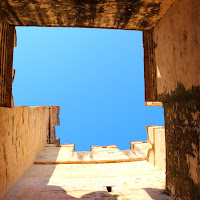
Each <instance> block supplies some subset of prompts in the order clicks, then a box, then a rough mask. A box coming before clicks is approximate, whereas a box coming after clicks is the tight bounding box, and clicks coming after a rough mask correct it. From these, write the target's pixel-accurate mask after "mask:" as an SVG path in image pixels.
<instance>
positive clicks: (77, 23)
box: [0, 0, 174, 30]
mask: <svg viewBox="0 0 200 200" xmlns="http://www.w3.org/2000/svg"><path fill="white" fill-rule="evenodd" d="M173 2H174V0H156V1H155V0H67V1H66V0H59V1H58V0H56V1H52V0H25V1H21V0H1V2H0V8H1V9H0V16H1V18H4V19H5V20H6V21H7V22H8V23H9V24H12V25H19V26H57V27H92V28H112V29H136V30H143V29H146V28H149V27H151V26H153V25H155V24H156V23H157V21H158V20H160V19H161V18H162V16H163V14H164V13H166V11H167V9H168V8H169V7H170V5H171V4H172V3H173Z"/></svg>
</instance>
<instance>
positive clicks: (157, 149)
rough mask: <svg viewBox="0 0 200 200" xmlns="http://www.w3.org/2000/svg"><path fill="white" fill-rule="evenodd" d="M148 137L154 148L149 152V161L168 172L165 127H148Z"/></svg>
mask: <svg viewBox="0 0 200 200" xmlns="http://www.w3.org/2000/svg"><path fill="white" fill-rule="evenodd" d="M147 136H148V142H149V143H150V144H151V146H152V147H151V148H150V149H149V151H148V155H147V161H148V162H150V163H151V164H152V165H154V166H156V167H158V168H159V169H161V170H162V171H164V172H166V145H165V127H164V126H147Z"/></svg>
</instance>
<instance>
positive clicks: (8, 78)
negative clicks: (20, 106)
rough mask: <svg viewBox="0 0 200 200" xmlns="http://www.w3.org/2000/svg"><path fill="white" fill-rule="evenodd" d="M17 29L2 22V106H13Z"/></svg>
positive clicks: (0, 38)
mask: <svg viewBox="0 0 200 200" xmlns="http://www.w3.org/2000/svg"><path fill="white" fill-rule="evenodd" d="M14 38H15V27H14V26H9V24H8V23H6V22H3V21H0V106H4V107H11V106H12V82H13V71H12V64H13V48H14V42H15V40H14Z"/></svg>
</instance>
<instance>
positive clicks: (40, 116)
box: [0, 107, 49, 199]
mask: <svg viewBox="0 0 200 200" xmlns="http://www.w3.org/2000/svg"><path fill="white" fill-rule="evenodd" d="M0 116H1V117H0V177H1V178H0V191H1V192H0V199H2V197H3V196H4V195H5V194H6V193H7V192H8V191H9V189H10V188H11V187H12V186H13V185H14V184H15V183H16V182H17V181H18V180H19V178H20V177H21V176H22V175H23V174H24V173H25V172H26V170H27V169H28V168H29V167H30V166H31V164H32V163H33V161H34V159H35V157H36V155H37V154H38V153H39V152H40V151H41V150H42V149H43V147H44V146H45V144H46V140H47V134H48V133H49V109H47V108H45V107H14V108H3V107H1V108H0Z"/></svg>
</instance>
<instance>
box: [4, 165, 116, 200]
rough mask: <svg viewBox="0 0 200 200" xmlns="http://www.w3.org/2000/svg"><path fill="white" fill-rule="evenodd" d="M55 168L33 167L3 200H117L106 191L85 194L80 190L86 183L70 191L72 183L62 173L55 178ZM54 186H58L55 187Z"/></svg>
mask: <svg viewBox="0 0 200 200" xmlns="http://www.w3.org/2000/svg"><path fill="white" fill-rule="evenodd" d="M57 167H58V168H59V165H37V164H36V165H33V166H32V167H31V168H30V170H29V171H28V172H27V173H26V174H25V176H24V177H23V178H22V179H21V180H20V181H19V182H18V183H17V184H16V185H15V186H14V188H13V189H12V190H11V192H10V193H8V195H7V196H6V197H5V200H27V199H32V200H42V199H48V200H55V199H59V200H61V199H62V200H75V199H77V200H78V199H79V200H84V199H85V200H86V199H87V200H88V199H102V200H103V199H105V200H117V196H118V195H112V194H109V192H107V191H94V192H90V193H87V192H88V191H87V190H85V191H84V189H83V191H82V190H81V188H84V187H85V185H86V184H87V183H85V185H84V184H83V185H80V183H79V185H77V188H76V189H78V188H79V186H80V188H79V190H76V189H75V190H70V189H69V187H70V188H73V183H71V182H70V181H69V179H68V180H66V179H65V178H64V177H63V176H62V173H61V174H56V176H55V174H54V173H57V172H55V171H57V170H58V169H57V170H56V168H57ZM61 171H62V170H61ZM58 179H59V180H58ZM56 184H59V185H60V186H56ZM61 185H62V186H61ZM75 187H76V186H75ZM68 193H69V194H68ZM72 193H74V194H75V195H74V196H76V197H74V196H73V194H72ZM85 193H86V194H85Z"/></svg>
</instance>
